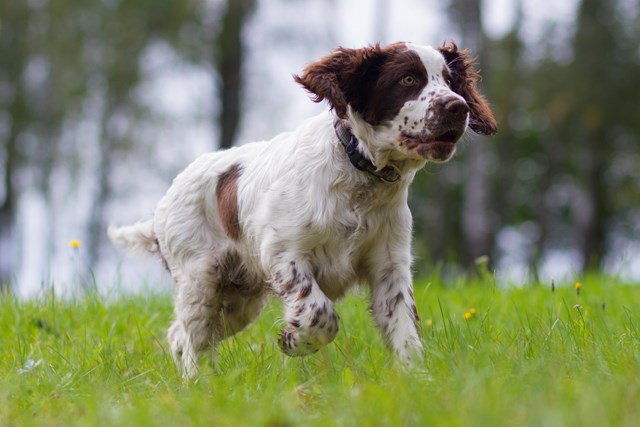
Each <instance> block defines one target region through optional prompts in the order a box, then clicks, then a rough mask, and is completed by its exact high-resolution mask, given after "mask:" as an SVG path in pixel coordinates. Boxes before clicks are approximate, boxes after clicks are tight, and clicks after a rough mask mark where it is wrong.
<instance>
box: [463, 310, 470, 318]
mask: <svg viewBox="0 0 640 427" xmlns="http://www.w3.org/2000/svg"><path fill="white" fill-rule="evenodd" d="M464 318H465V320H469V319H471V313H469V312H468V311H467V312H466V313H465V314H464Z"/></svg>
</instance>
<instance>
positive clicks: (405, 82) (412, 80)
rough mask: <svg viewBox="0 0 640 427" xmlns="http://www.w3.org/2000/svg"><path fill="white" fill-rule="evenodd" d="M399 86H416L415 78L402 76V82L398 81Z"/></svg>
mask: <svg viewBox="0 0 640 427" xmlns="http://www.w3.org/2000/svg"><path fill="white" fill-rule="evenodd" d="M400 84H401V85H403V86H413V85H414V84H416V78H415V77H413V76H412V75H407V76H404V77H403V78H402V80H400Z"/></svg>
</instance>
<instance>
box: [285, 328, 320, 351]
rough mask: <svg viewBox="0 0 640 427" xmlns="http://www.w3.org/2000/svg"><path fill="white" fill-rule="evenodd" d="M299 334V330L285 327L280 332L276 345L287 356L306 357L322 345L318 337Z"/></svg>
mask: <svg viewBox="0 0 640 427" xmlns="http://www.w3.org/2000/svg"><path fill="white" fill-rule="evenodd" d="M302 335H303V334H301V333H300V330H299V329H296V328H294V327H291V326H289V327H286V328H285V329H283V330H282V331H281V332H280V336H279V337H278V344H279V345H280V349H281V350H282V352H283V353H284V354H286V355H287V356H306V355H308V354H313V353H315V352H317V351H318V350H319V349H320V347H322V346H323V345H324V344H323V343H322V342H321V340H320V339H318V337H314V336H312V335H308V334H304V335H305V336H302Z"/></svg>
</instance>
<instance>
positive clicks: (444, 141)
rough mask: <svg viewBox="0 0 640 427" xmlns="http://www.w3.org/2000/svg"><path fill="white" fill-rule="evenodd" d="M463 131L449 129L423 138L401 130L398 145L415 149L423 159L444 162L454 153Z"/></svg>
mask: <svg viewBox="0 0 640 427" xmlns="http://www.w3.org/2000/svg"><path fill="white" fill-rule="evenodd" d="M463 133H464V130H460V129H450V130H447V131H445V132H442V133H440V134H438V135H436V136H433V137H432V136H430V137H428V138H426V139H425V138H424V137H423V136H422V135H409V134H406V133H404V132H403V133H402V135H401V139H400V145H402V146H403V147H405V148H407V149H408V150H411V151H415V152H416V153H417V154H418V155H420V156H421V157H422V158H424V159H427V160H431V161H435V162H445V161H447V160H449V159H450V158H451V156H452V155H453V154H454V153H455V151H456V143H457V142H458V140H459V139H460V138H461V137H462V134H463Z"/></svg>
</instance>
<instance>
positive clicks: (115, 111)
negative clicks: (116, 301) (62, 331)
mask: <svg viewBox="0 0 640 427" xmlns="http://www.w3.org/2000/svg"><path fill="white" fill-rule="evenodd" d="M92 6H93V7H92V8H91V9H89V10H87V13H88V14H91V19H92V21H93V23H94V25H93V26H91V27H88V28H87V34H86V35H85V37H86V43H87V48H90V47H92V50H93V52H92V55H91V58H92V60H91V62H90V63H89V64H88V68H89V72H90V73H91V78H92V79H93V81H95V82H97V86H96V88H95V89H96V90H97V91H98V92H99V93H100V94H101V99H102V105H101V108H100V119H99V121H100V134H99V152H98V163H97V165H96V166H97V167H96V169H95V174H96V179H97V183H96V190H95V192H94V195H93V203H92V209H91V215H90V218H89V224H88V230H87V245H86V247H87V260H88V264H89V266H90V267H95V265H96V262H97V260H98V255H99V250H100V248H101V247H102V243H103V241H104V239H105V230H106V225H107V223H106V220H105V217H104V216H105V206H106V204H107V202H108V200H109V199H110V197H111V193H112V188H111V182H110V177H111V172H112V166H113V164H114V162H115V161H116V159H117V156H118V155H120V154H121V153H122V149H123V148H127V146H128V145H130V144H129V142H128V135H127V130H126V129H127V128H129V127H130V124H131V121H132V120H135V119H136V117H137V116H138V115H139V114H138V113H137V110H138V107H137V106H136V102H135V99H134V97H133V90H134V89H135V88H136V86H137V85H138V83H139V81H140V79H141V68H140V67H141V60H142V57H143V54H144V52H145V49H146V48H147V47H149V46H150V45H151V44H152V43H153V42H157V41H160V40H162V41H167V42H169V43H171V42H174V43H175V42H176V41H177V39H178V38H179V36H180V35H181V30H182V28H184V26H185V25H187V24H188V23H191V22H192V21H193V20H195V19H196V17H197V16H198V12H199V7H200V5H199V4H198V3H197V2H191V1H184V0H165V1H163V2H162V3H161V4H158V3H157V2H156V1H154V0H138V1H135V2H129V1H117V2H106V3H102V2H96V3H93V5H92Z"/></svg>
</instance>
